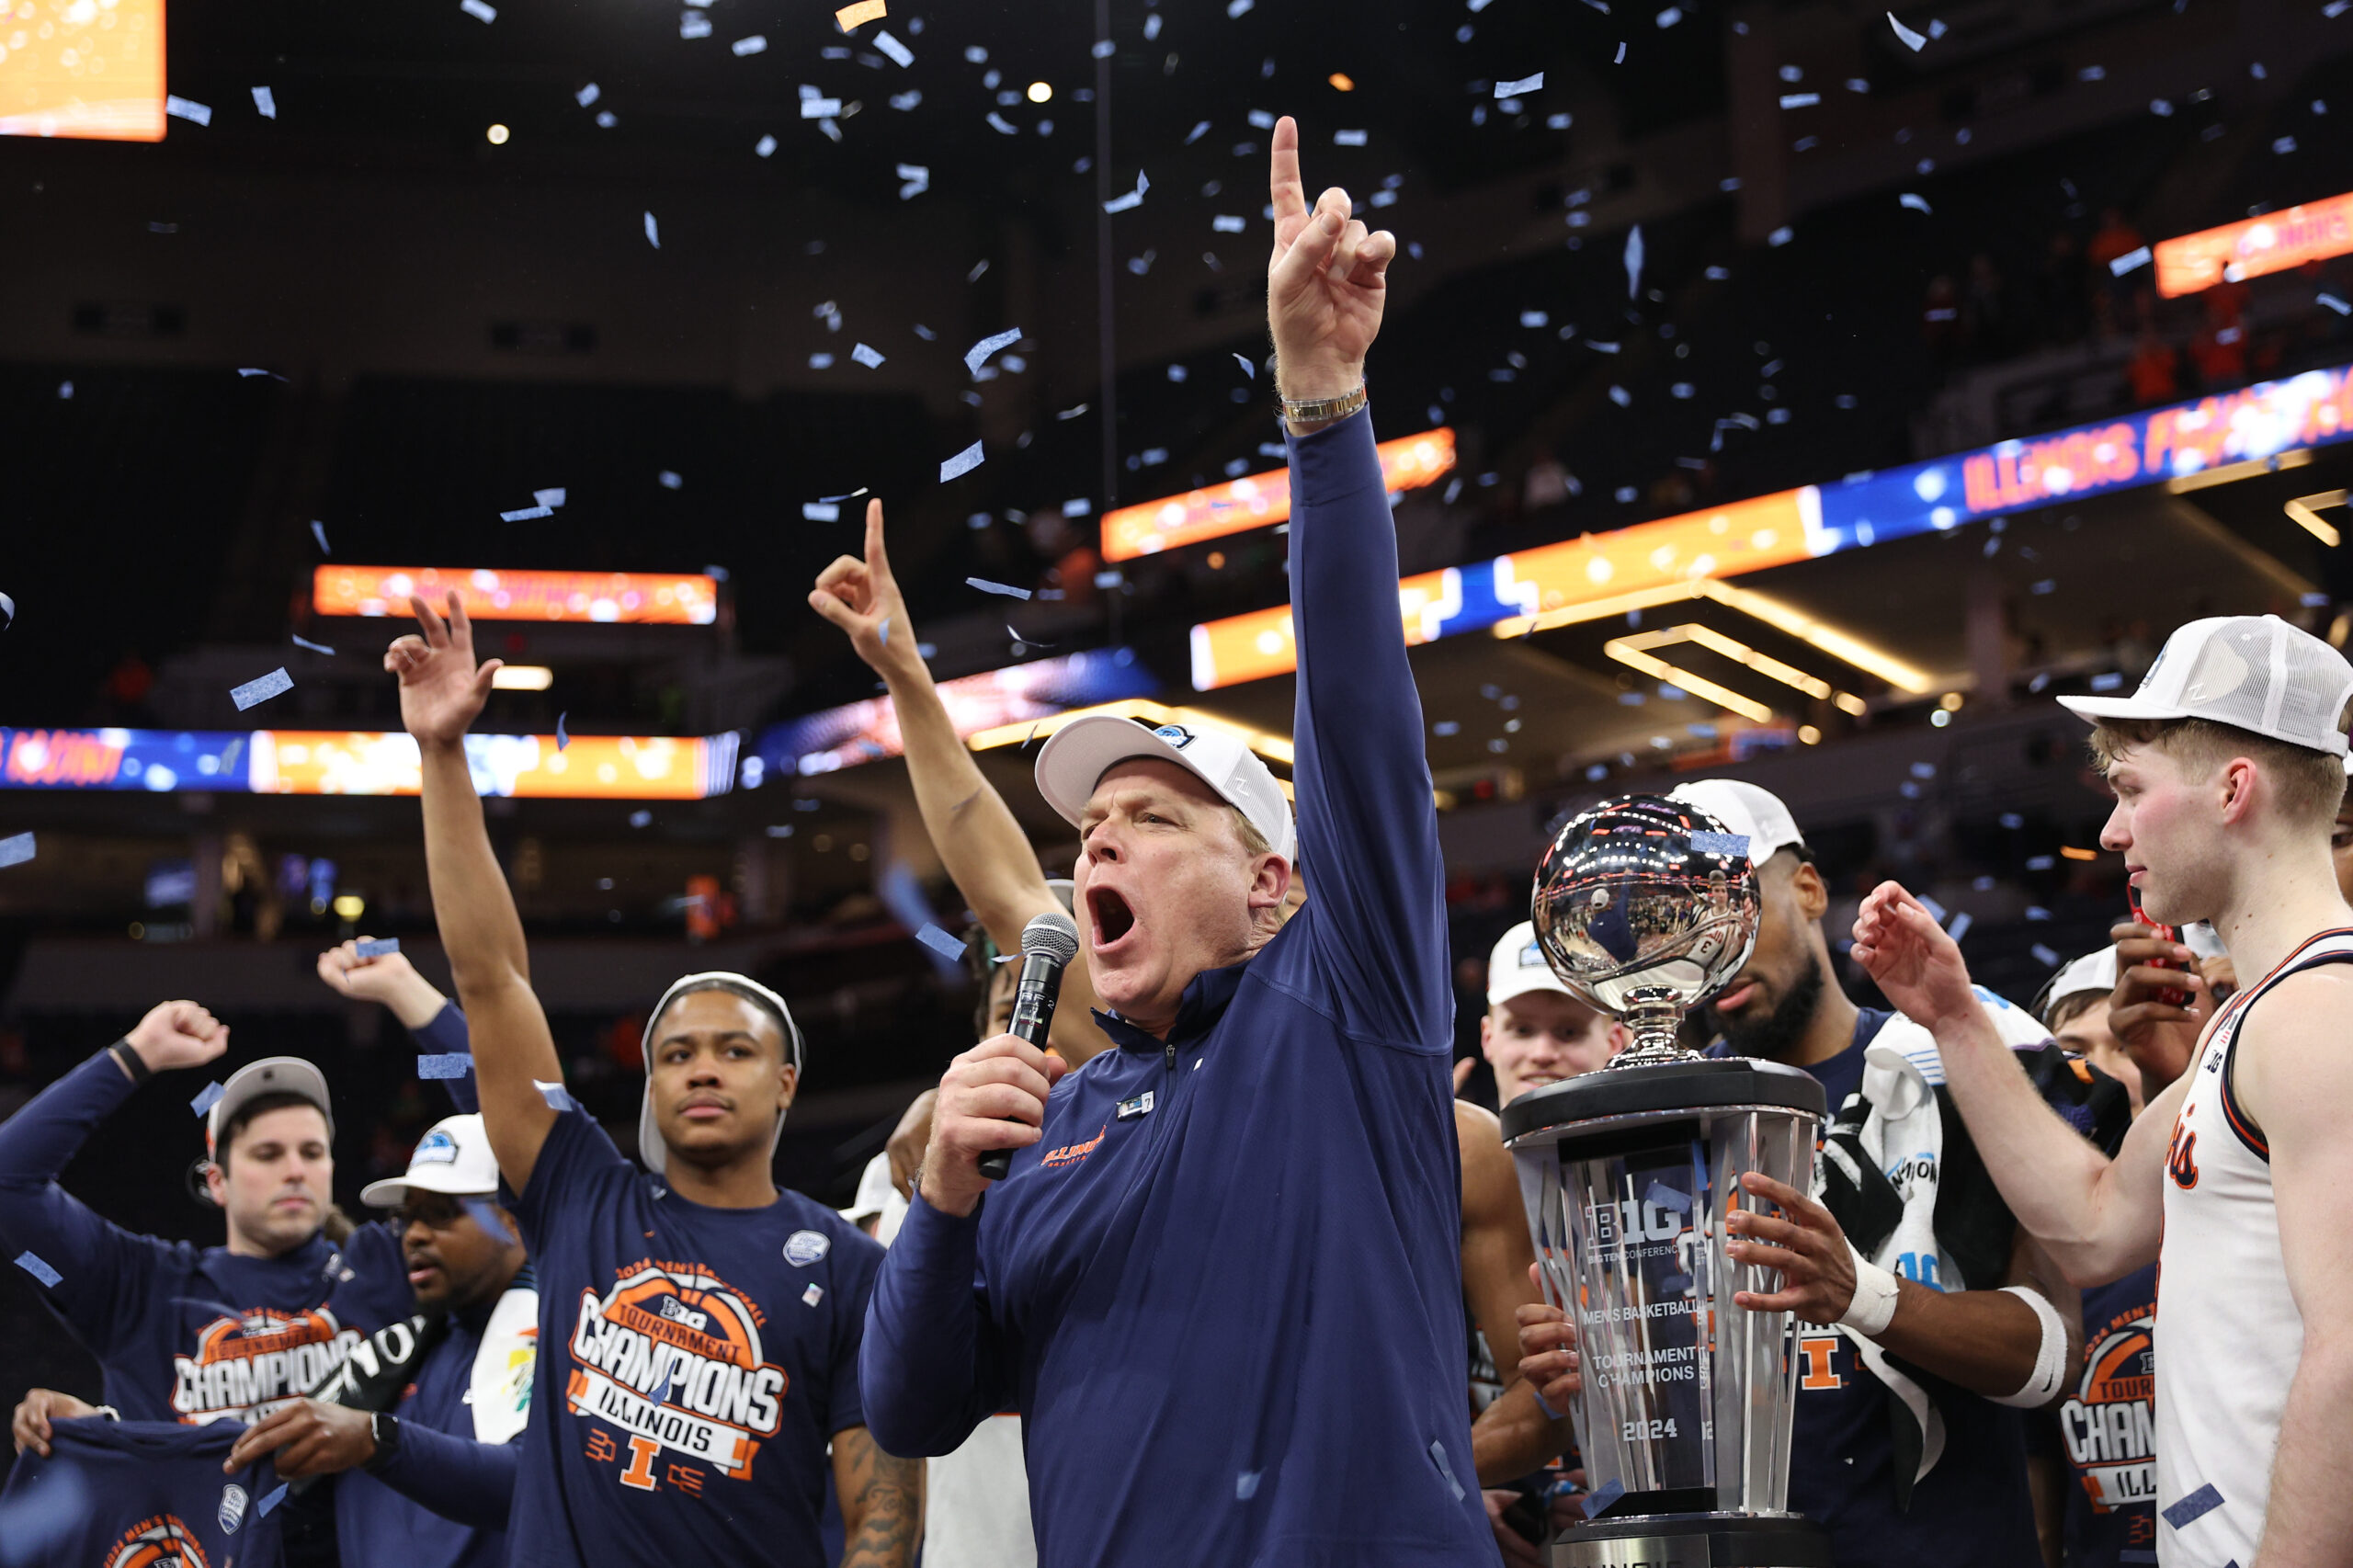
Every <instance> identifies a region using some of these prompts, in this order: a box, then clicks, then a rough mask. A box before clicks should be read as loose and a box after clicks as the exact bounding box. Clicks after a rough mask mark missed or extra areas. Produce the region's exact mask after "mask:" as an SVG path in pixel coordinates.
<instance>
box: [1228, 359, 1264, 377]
mask: <svg viewBox="0 0 2353 1568" xmlns="http://www.w3.org/2000/svg"><path fill="white" fill-rule="evenodd" d="M1233 362H1234V363H1235V364H1237V365H1239V366H1241V367H1242V373H1243V374H1244V375H1245V376H1247V377H1249V378H1250V379H1251V380H1252V381H1256V380H1257V379H1258V367H1257V366H1256V365H1254V364H1252V363H1251V362H1250V357H1249V356H1248V355H1247V354H1236V355H1235V356H1234V357H1233Z"/></svg>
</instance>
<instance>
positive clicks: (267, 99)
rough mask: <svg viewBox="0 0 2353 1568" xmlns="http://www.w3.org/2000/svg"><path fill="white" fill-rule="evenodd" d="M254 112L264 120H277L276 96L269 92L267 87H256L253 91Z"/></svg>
mask: <svg viewBox="0 0 2353 1568" xmlns="http://www.w3.org/2000/svg"><path fill="white" fill-rule="evenodd" d="M254 112H255V113H256V114H257V115H259V116H261V117H262V118H263V119H277V118H278V95H277V94H275V93H273V92H271V91H270V90H269V89H268V88H267V87H256V88H255V89H254Z"/></svg>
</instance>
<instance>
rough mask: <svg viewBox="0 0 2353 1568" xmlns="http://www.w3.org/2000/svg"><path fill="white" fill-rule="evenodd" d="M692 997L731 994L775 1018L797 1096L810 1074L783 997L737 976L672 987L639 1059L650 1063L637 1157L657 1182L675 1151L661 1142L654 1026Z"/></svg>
mask: <svg viewBox="0 0 2353 1568" xmlns="http://www.w3.org/2000/svg"><path fill="white" fill-rule="evenodd" d="M690 991H732V992H733V993H734V994H736V995H738V996H741V997H742V998H744V1000H745V1001H746V1002H749V1003H751V1004H752V1006H756V1007H758V1008H760V1009H761V1010H763V1011H765V1012H770V1013H774V1014H775V1015H776V1020H777V1022H778V1023H779V1025H781V1026H782V1027H783V1029H784V1054H785V1060H786V1061H788V1062H791V1063H792V1074H793V1077H794V1079H795V1091H796V1092H798V1086H799V1085H798V1080H799V1079H800V1077H801V1074H803V1073H804V1072H806V1071H807V1068H806V1065H805V1063H804V1061H803V1055H804V1051H805V1047H804V1046H803V1045H802V1043H801V1026H800V1025H799V1024H796V1023H794V1022H793V1021H792V1009H791V1008H790V1007H788V1006H785V1005H784V998H783V997H781V996H779V995H778V994H776V993H775V992H773V991H771V990H769V989H768V988H767V986H765V985H762V984H761V983H759V982H758V981H756V980H754V979H753V978H752V977H751V976H750V975H748V974H737V973H735V972H734V971H732V970H723V969H711V970H705V971H702V972H701V973H700V974H688V975H682V976H680V977H679V978H678V979H676V980H674V981H672V982H671V983H670V989H669V990H667V991H665V992H664V993H662V1000H660V1001H659V1002H656V1003H654V1011H652V1012H650V1013H648V1014H646V1015H645V1034H644V1036H643V1038H642V1039H641V1040H639V1041H638V1051H639V1054H640V1055H641V1056H642V1057H643V1058H644V1061H645V1094H644V1096H643V1097H642V1098H641V1099H640V1100H639V1101H638V1103H637V1157H638V1161H639V1163H640V1164H642V1165H644V1166H645V1168H646V1169H647V1170H649V1171H652V1172H653V1173H654V1175H655V1176H660V1175H661V1174H662V1173H663V1171H664V1170H665V1169H666V1168H667V1167H668V1165H669V1164H670V1145H669V1144H667V1143H665V1142H663V1141H662V1129H661V1127H660V1125H659V1124H658V1123H656V1122H655V1121H654V1025H656V1024H658V1023H660V1022H661V1021H662V1015H663V1014H664V1013H665V1012H667V1011H668V1010H669V1006H670V1004H671V1003H672V1002H674V1001H676V1000H677V998H679V997H680V996H682V995H685V994H687V993H688V992H690ZM785 1109H789V1107H788V1108H785ZM784 1115H785V1111H784V1109H779V1111H778V1112H777V1113H776V1131H773V1132H771V1133H770V1134H769V1135H768V1153H770V1154H774V1153H776V1146H777V1145H778V1144H779V1143H780V1142H783V1141H784Z"/></svg>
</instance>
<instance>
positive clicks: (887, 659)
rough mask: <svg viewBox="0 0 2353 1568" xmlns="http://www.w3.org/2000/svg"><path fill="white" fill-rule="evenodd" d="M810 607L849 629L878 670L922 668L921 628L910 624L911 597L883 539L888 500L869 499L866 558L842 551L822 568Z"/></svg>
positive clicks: (851, 639)
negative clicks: (884, 504)
mask: <svg viewBox="0 0 2353 1568" xmlns="http://www.w3.org/2000/svg"><path fill="white" fill-rule="evenodd" d="M809 608H811V609H813V610H815V611H816V612H817V613H818V614H819V615H822V616H824V618H825V619H827V620H830V621H832V622H833V623H834V624H835V626H838V627H840V628H841V629H842V630H843V631H846V632H847V633H849V644H850V646H851V647H853V648H855V649H857V650H858V657H859V658H861V659H863V660H865V661H866V663H867V665H868V666H869V667H870V668H871V669H872V670H873V671H874V672H875V673H876V674H877V675H880V676H883V677H884V678H885V679H889V678H890V677H891V676H905V675H911V674H915V673H916V672H918V671H920V670H921V668H922V659H921V656H920V655H919V654H918V653H916V651H915V629H914V628H913V627H911V626H909V625H908V624H907V602H906V600H905V598H904V597H902V596H901V594H900V592H899V580H898V579H897V578H896V577H894V576H892V574H891V553H890V551H888V550H886V549H885V548H884V547H883V544H882V503H881V502H880V501H869V502H868V503H867V504H866V551H865V556H864V558H863V559H860V558H859V557H858V556H855V555H837V556H835V557H834V562H833V564H832V565H830V566H828V567H826V568H825V569H824V571H823V572H821V573H819V574H817V585H816V586H815V587H813V588H811V589H810V590H809Z"/></svg>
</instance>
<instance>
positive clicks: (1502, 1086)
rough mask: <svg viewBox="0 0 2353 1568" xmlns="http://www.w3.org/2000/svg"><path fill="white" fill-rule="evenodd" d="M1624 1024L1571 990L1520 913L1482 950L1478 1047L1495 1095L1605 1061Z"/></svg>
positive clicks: (1506, 1098) (1512, 1094) (1503, 1097)
mask: <svg viewBox="0 0 2353 1568" xmlns="http://www.w3.org/2000/svg"><path fill="white" fill-rule="evenodd" d="M1626 1040H1627V1034H1626V1026H1625V1025H1623V1024H1621V1023H1620V1022H1619V1021H1618V1020H1617V1019H1616V1018H1613V1017H1610V1016H1609V1015H1608V1014H1607V1013H1604V1012H1602V1011H1600V1010H1599V1009H1597V1008H1596V1007H1594V1006H1592V1005H1591V1004H1589V1003H1587V1002H1586V1001H1585V1000H1584V999H1583V998H1581V997H1579V996H1578V995H1576V994H1574V992H1572V991H1571V990H1570V989H1569V988H1568V987H1567V986H1566V985H1563V984H1562V983H1561V977H1560V976H1559V975H1557V974H1554V973H1553V972H1552V965H1551V964H1549V963H1547V962H1546V961H1545V960H1544V949H1542V948H1541V947H1540V946H1538V945H1537V941H1536V926H1535V925H1534V923H1533V922H1530V921H1527V920H1523V921H1521V922H1520V923H1519V924H1518V925H1517V926H1513V927H1512V928H1511V929H1510V930H1508V931H1506V932H1505V933H1504V934H1503V937H1502V938H1501V939H1500V940H1499V941H1497V942H1496V943H1495V951H1494V952H1493V953H1491V954H1489V955H1488V957H1487V1010H1486V1012H1485V1013H1483V1014H1482V1015H1481V1016H1480V1018H1479V1051H1480V1054H1482V1055H1483V1056H1484V1057H1485V1058H1486V1059H1487V1065H1488V1066H1489V1067H1491V1068H1493V1069H1494V1070H1495V1103H1496V1104H1497V1105H1509V1104H1511V1102H1512V1101H1514V1100H1516V1099H1518V1097H1519V1096H1522V1095H1524V1094H1526V1093H1527V1092H1528V1091H1529V1090H1530V1089H1540V1088H1542V1087H1543V1086H1544V1085H1547V1084H1557V1083H1560V1082H1561V1081H1562V1080H1563V1079H1564V1078H1574V1077H1575V1076H1577V1075H1578V1074H1581V1073H1590V1072H1592V1071H1593V1070H1594V1069H1595V1068H1597V1067H1602V1066H1606V1065H1608V1062H1609V1059H1610V1058H1611V1057H1613V1056H1615V1055H1617V1054H1618V1053H1619V1052H1620V1051H1622V1050H1624V1049H1625V1047H1626Z"/></svg>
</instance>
